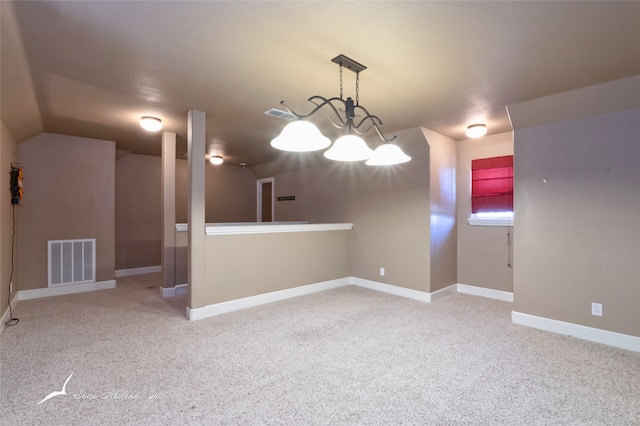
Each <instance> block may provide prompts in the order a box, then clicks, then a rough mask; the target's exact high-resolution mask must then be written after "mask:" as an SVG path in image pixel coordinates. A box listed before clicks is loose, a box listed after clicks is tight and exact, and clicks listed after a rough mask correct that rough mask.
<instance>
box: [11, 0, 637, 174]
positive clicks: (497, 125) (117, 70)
mask: <svg viewBox="0 0 640 426" xmlns="http://www.w3.org/2000/svg"><path fill="white" fill-rule="evenodd" d="M1 6H2V28H1V30H2V58H1V60H2V62H1V67H2V68H1V85H2V86H1V89H2V93H1V95H2V97H1V107H2V109H1V116H2V120H3V122H4V123H5V125H6V127H7V128H8V129H9V131H10V132H11V133H12V135H13V136H14V137H15V138H16V140H17V141H18V142H22V141H24V140H26V139H28V138H30V137H32V136H34V135H36V134H38V133H40V132H43V131H46V132H54V133H63V134H69V135H76V136H83V137H92V138H98V139H107V140H115V141H116V142H117V149H119V150H122V151H129V152H134V153H140V154H149V155H160V144H159V141H160V136H159V134H148V133H145V132H144V131H143V130H142V129H141V128H140V127H139V125H138V120H139V118H140V116H142V115H154V116H157V117H160V118H161V119H162V120H163V123H164V125H165V127H164V129H165V130H168V131H172V132H176V133H177V134H178V136H179V141H180V146H179V147H178V154H179V155H180V154H182V153H184V152H185V151H186V143H185V138H186V130H187V111H188V110H191V109H197V110H202V111H205V112H206V113H207V143H208V151H209V152H210V153H212V154H221V155H223V156H224V157H225V159H226V160H227V162H228V163H231V164H239V163H241V162H245V163H247V164H248V165H249V166H255V165H259V164H263V163H267V162H271V161H275V160H278V159H281V158H286V157H285V156H286V153H281V152H279V151H277V150H275V149H273V148H271V146H270V145H269V142H270V140H271V139H272V138H273V137H275V136H276V135H277V134H278V133H279V132H280V130H281V129H282V127H283V126H284V124H286V122H285V121H283V120H281V119H277V118H273V117H269V116H266V115H264V114H263V112H264V111H266V110H267V109H269V108H280V109H281V108H282V107H281V106H280V105H279V102H280V101H281V100H286V102H287V104H288V105H289V106H290V107H291V108H293V109H294V110H295V111H296V112H299V113H306V112H308V111H310V110H311V106H312V105H311V104H309V103H307V102H306V99H307V98H308V97H310V96H312V95H323V96H325V97H333V96H337V95H338V91H339V87H338V66H337V65H336V64H334V63H332V62H331V59H332V58H333V57H335V56H337V55H338V54H341V53H342V54H345V55H347V56H349V57H351V58H353V59H355V60H356V61H358V62H360V63H362V64H364V65H366V66H367V67H368V69H366V70H365V71H363V72H362V73H361V75H360V102H361V104H362V105H363V106H365V107H366V108H367V109H368V110H369V111H370V112H371V113H373V114H376V115H378V116H379V117H380V118H381V119H382V120H383V123H384V125H383V126H382V130H383V131H384V132H385V134H387V135H391V136H392V135H393V132H394V131H398V130H401V129H405V128H410V127H415V126H423V127H427V128H429V129H431V130H434V131H436V132H439V133H442V134H444V135H446V136H449V137H451V138H453V139H456V140H460V139H465V138H466V137H465V136H464V130H465V128H466V126H467V125H469V124H473V123H476V122H484V123H487V125H488V128H489V133H490V134H491V133H501V132H505V131H509V130H511V126H510V124H509V119H508V117H507V113H506V110H505V106H506V105H510V104H513V103H519V102H524V101H527V100H531V99H536V98H539V97H542V96H546V95H550V94H554V93H559V92H564V91H567V90H572V89H577V88H581V87H586V86H591V85H594V84H598V83H602V82H606V81H611V80H615V79H619V78H624V77H629V76H633V75H637V74H640V2H635V1H634V2H522V1H518V2H515V1H514V2H484V1H474V2H395V1H385V2H320V1H310V2H276V1H263V2H245V1H235V2H218V1H216V2H214V1H201V2H183V1H162V2H155V1H135V2H134V1H78V2H70V1H47V2H26V1H19V2H8V1H2V5H1ZM354 77H355V74H353V73H350V72H348V71H346V72H345V74H344V81H345V97H346V96H354ZM316 116H317V118H316ZM316 116H314V120H313V121H314V122H316V124H318V125H320V126H321V130H322V131H323V132H324V133H325V134H327V136H330V137H335V134H336V133H335V130H333V129H332V128H331V127H330V126H329V127H327V125H326V124H327V120H326V118H324V117H323V115H322V114H317V115H316ZM368 141H369V145H370V146H371V147H375V146H376V145H377V143H378V142H379V141H378V140H376V138H375V136H374V135H373V134H372V135H371V137H369V138H368ZM397 143H398V144H399V145H400V146H402V141H401V140H398V141H397ZM300 155H307V156H314V155H315V156H317V155H319V154H316V153H314V154H300ZM313 158H315V157H313Z"/></svg>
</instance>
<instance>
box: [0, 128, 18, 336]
mask: <svg viewBox="0 0 640 426" xmlns="http://www.w3.org/2000/svg"><path fill="white" fill-rule="evenodd" d="M16 161H17V147H16V141H15V140H14V138H13V136H11V134H10V133H9V131H8V130H7V128H6V127H5V126H4V123H3V122H2V121H0V188H2V191H0V316H1V315H2V314H4V312H5V311H6V310H7V308H8V303H7V302H8V299H9V284H10V277H11V236H12V229H13V219H12V215H13V208H12V206H11V197H10V192H9V191H8V190H7V189H8V188H9V182H10V176H9V172H10V170H11V163H14V162H16ZM15 213H16V221H17V220H18V219H19V217H20V207H19V206H18V207H16V212H15ZM14 265H15V261H14ZM13 281H14V283H15V284H14V286H13V293H15V292H16V291H18V286H17V283H18V280H17V271H15V270H14V273H13ZM0 327H4V325H2V324H0Z"/></svg>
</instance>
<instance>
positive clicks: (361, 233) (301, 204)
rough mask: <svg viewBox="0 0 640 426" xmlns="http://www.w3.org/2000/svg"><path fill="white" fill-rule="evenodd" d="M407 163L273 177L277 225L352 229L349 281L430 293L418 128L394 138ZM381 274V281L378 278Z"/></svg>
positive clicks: (425, 185) (425, 153)
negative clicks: (342, 225)
mask: <svg viewBox="0 0 640 426" xmlns="http://www.w3.org/2000/svg"><path fill="white" fill-rule="evenodd" d="M397 135H398V144H399V145H400V146H402V148H403V149H404V150H405V152H406V153H407V154H408V155H410V156H411V157H412V161H410V162H408V163H405V164H400V165H396V166H389V167H370V166H367V165H365V164H363V163H357V164H348V163H338V162H332V161H329V160H327V162H326V165H323V166H321V167H316V168H314V169H307V170H302V171H300V172H295V173H287V174H283V175H278V176H275V193H276V196H284V195H295V196H296V200H295V201H280V202H276V213H275V217H276V220H278V221H289V220H308V221H309V222H311V223H323V222H350V223H353V224H354V227H353V230H352V231H351V237H352V240H351V262H352V264H351V272H352V275H353V276H356V277H358V278H364V279H368V280H373V281H378V282H382V283H386V284H391V285H396V286H400V287H405V288H410V289H414V290H419V291H425V292H429V291H430V262H429V259H430V248H429V234H430V223H429V217H430V205H429V145H428V144H427V141H426V140H425V135H424V134H423V132H422V130H421V129H420V128H414V129H408V130H403V131H400V132H397ZM380 268H385V276H380V274H379V271H380Z"/></svg>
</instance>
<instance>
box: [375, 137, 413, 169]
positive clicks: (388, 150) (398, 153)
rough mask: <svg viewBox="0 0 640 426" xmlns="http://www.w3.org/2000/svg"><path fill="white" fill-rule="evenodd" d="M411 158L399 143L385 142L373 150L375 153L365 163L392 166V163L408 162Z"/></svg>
mask: <svg viewBox="0 0 640 426" xmlns="http://www.w3.org/2000/svg"><path fill="white" fill-rule="evenodd" d="M409 160H411V157H409V156H408V155H407V154H405V153H404V152H402V149H400V147H399V146H398V145H394V144H392V143H385V144H383V145H380V146H379V147H377V148H376V150H375V151H373V155H372V156H371V158H369V159H368V160H367V162H366V163H365V164H366V165H368V166H390V165H392V164H400V163H406V162H407V161H409Z"/></svg>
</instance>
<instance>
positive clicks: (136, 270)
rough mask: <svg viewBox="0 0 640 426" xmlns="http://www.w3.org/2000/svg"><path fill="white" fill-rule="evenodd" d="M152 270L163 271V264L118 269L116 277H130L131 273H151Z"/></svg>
mask: <svg viewBox="0 0 640 426" xmlns="http://www.w3.org/2000/svg"><path fill="white" fill-rule="evenodd" d="M152 272H162V266H161V265H157V266H143V267H141V268H130V269H118V270H116V278H120V277H128V276H131V275H142V274H151V273H152Z"/></svg>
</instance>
